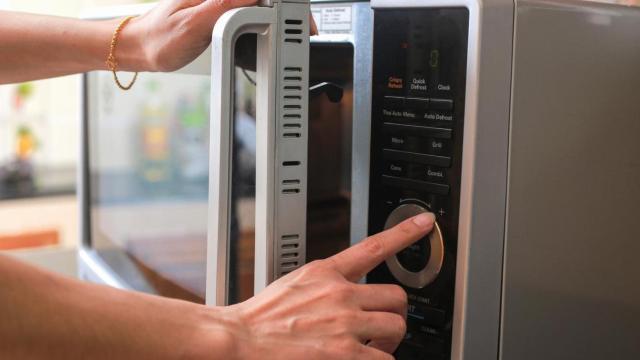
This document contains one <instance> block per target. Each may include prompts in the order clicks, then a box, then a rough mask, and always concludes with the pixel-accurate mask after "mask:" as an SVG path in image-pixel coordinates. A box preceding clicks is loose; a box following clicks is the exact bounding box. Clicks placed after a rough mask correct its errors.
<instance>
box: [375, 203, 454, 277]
mask: <svg viewBox="0 0 640 360" xmlns="http://www.w3.org/2000/svg"><path fill="white" fill-rule="evenodd" d="M426 212H427V209H425V208H423V207H422V206H420V205H416V204H404V205H400V206H398V207H397V208H396V209H395V210H393V211H392V212H391V214H389V217H388V218H387V221H386V222H385V224H384V228H385V229H390V228H392V227H394V226H396V225H398V224H399V223H401V222H402V221H404V220H406V219H408V218H410V217H412V216H416V215H419V214H423V213H426ZM429 245H430V246H431V251H430V254H429V260H428V261H427V266H425V267H424V269H422V270H421V271H418V272H413V271H409V270H407V269H406V268H405V267H404V266H402V264H400V261H399V259H398V257H397V256H396V255H394V256H392V257H390V258H388V259H387V260H386V263H387V266H388V267H389V271H391V274H393V276H395V278H396V279H398V281H400V282H401V283H402V284H404V285H406V286H409V287H412V288H416V289H421V288H423V287H425V286H427V285H429V284H430V283H432V282H433V281H434V280H435V279H436V278H437V277H438V274H440V269H441V268H442V263H443V261H444V241H443V239H442V232H441V231H440V226H439V225H438V223H435V224H434V227H433V230H432V231H431V233H430V234H429Z"/></svg>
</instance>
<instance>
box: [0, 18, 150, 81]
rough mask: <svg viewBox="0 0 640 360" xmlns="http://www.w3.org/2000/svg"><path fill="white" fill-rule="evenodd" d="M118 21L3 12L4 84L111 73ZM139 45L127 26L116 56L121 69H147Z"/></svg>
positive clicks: (0, 76)
mask: <svg viewBox="0 0 640 360" xmlns="http://www.w3.org/2000/svg"><path fill="white" fill-rule="evenodd" d="M119 21H121V19H115V20H106V21H83V20H78V19H69V18H60V17H52V16H42V15H32V14H25V13H14V12H6V11H0V84H5V83H12V82H22V81H28V80H35V79H43V78H49V77H55V76H62V75H69V74H75V73H82V72H87V71H92V70H102V69H106V59H107V57H108V55H109V44H110V42H111V37H112V36H113V32H114V30H115V28H116V27H117V26H118V22H119ZM136 42H137V40H136V37H135V36H131V35H130V34H129V32H128V31H127V28H126V27H125V29H124V30H123V32H122V34H121V37H120V41H119V42H118V47H117V53H116V55H117V60H118V63H119V65H120V66H119V67H120V68H121V69H122V70H144V69H140V67H142V66H140V64H144V63H145V56H146V55H145V54H144V53H143V52H142V51H141V49H142V47H141V46H140V44H137V43H136ZM136 67H138V68H136Z"/></svg>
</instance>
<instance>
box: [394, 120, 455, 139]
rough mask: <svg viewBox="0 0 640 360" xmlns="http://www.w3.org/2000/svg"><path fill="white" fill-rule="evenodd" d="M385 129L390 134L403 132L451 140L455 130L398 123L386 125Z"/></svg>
mask: <svg viewBox="0 0 640 360" xmlns="http://www.w3.org/2000/svg"><path fill="white" fill-rule="evenodd" d="M384 129H385V130H386V131H388V132H401V133H405V134H415V135H418V136H428V137H433V138H438V139H451V138H452V137H453V130H451V129H445V128H438V127H430V126H418V125H407V124H396V123H389V122H385V123H384Z"/></svg>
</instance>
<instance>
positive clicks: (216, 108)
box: [206, 1, 310, 305]
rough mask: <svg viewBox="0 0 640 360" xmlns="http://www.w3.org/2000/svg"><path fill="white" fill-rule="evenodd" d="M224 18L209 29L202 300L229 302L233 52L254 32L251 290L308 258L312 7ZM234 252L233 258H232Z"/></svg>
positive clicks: (280, 7) (282, 5) (278, 7)
mask: <svg viewBox="0 0 640 360" xmlns="http://www.w3.org/2000/svg"><path fill="white" fill-rule="evenodd" d="M269 5H270V6H263V7H253V8H242V9H236V10H232V11H230V12H228V13H226V14H225V15H223V16H222V17H221V18H220V19H219V20H218V22H217V24H216V26H215V28H214V30H213V48H212V71H211V119H212V121H211V140H210V176H209V214H208V224H209V226H208V227H209V229H208V240H207V273H206V278H207V279H206V282H207V285H206V288H207V290H206V293H207V294H206V302H207V304H210V305H228V304H231V303H233V302H236V301H237V300H238V299H237V296H235V295H234V294H232V293H231V291H230V289H231V288H233V287H234V286H236V285H237V284H234V282H236V281H237V280H238V279H236V278H235V276H234V277H232V276H231V274H232V273H234V274H235V272H234V269H233V268H232V266H231V260H232V248H234V247H235V248H236V249H238V246H237V245H238V244H237V243H234V242H236V241H238V239H239V237H238V234H237V231H236V230H237V224H235V221H236V220H237V219H235V215H234V214H235V212H236V211H235V209H234V197H235V196H233V190H232V182H233V175H232V174H233V171H234V164H233V159H234V149H235V147H234V136H233V135H234V125H235V123H234V122H235V119H236V118H237V117H235V116H234V112H233V110H234V94H235V92H234V76H233V74H234V70H233V69H234V67H233V65H234V64H233V59H234V49H235V43H236V40H237V39H238V38H239V37H240V36H241V35H243V34H257V53H256V54H257V57H256V64H257V66H256V139H255V144H256V171H255V184H256V190H255V198H256V200H255V259H254V274H253V277H254V278H253V285H254V293H257V292H259V291H261V290H262V289H263V288H264V287H266V286H267V285H268V284H269V283H270V282H272V281H273V280H275V279H276V278H277V277H279V276H281V275H284V274H286V273H288V272H291V271H293V270H295V269H296V268H298V267H299V266H301V265H302V264H303V263H304V259H305V243H306V201H307V200H306V199H307V191H306V186H307V179H306V178H307V138H308V130H307V121H308V113H307V107H308V88H309V86H308V64H309V22H308V21H309V20H308V19H309V12H310V11H309V4H308V3H304V2H303V3H301V2H291V3H289V2H284V1H282V2H280V1H273V3H271V4H269ZM236 255H237V254H233V256H236Z"/></svg>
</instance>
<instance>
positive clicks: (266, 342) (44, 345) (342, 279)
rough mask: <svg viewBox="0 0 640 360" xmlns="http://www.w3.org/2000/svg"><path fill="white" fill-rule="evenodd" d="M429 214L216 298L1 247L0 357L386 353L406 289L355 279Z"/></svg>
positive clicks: (427, 226) (397, 337)
mask: <svg viewBox="0 0 640 360" xmlns="http://www.w3.org/2000/svg"><path fill="white" fill-rule="evenodd" d="M433 223H434V217H433V215H432V214H422V215H419V216H418V217H416V218H412V219H408V220H406V221H404V222H402V223H400V224H399V225H397V226H396V227H394V228H392V229H389V230H387V231H385V232H382V233H379V234H376V235H373V236H371V237H369V238H367V239H365V240H363V241H362V242H360V243H359V244H357V245H354V246H353V247H351V248H349V249H347V250H345V251H343V252H341V253H338V254H336V255H334V256H332V257H330V258H327V259H325V260H319V261H315V262H312V263H310V264H307V265H305V266H303V267H301V268H300V269H298V270H296V271H294V272H292V273H290V274H288V275H286V276H284V277H282V278H280V279H278V280H277V281H275V282H274V283H272V284H271V285H270V286H268V287H267V288H266V289H265V290H264V291H262V292H261V293H259V294H257V295H256V296H255V297H253V298H251V299H249V300H247V301H245V302H243V303H239V304H236V305H231V306H224V307H207V306H204V305H200V304H194V303H190V302H186V301H181V300H173V299H167V298H162V297H158V296H153V295H147V294H142V293H136V292H130V291H123V290H118V289H114V288H110V287H106V286H101V285H96V284H90V283H86V282H81V281H78V280H75V279H71V278H66V277H62V276H60V275H55V274H53V273H49V272H46V271H44V270H41V269H38V268H35V267H32V266H29V265H25V264H23V263H21V262H19V261H17V260H13V259H11V258H9V257H6V256H0V289H1V293H0V318H1V319H2V321H0V339H1V341H0V357H2V358H7V359H231V360H233V359H239V360H240V359H243V360H244V359H248V360H252V359H283V360H284V359H287V360H289V359H305V360H315V359H317V360H327V359H341V360H342V359H362V360H365V359H367V360H377V359H380V360H382V359H384V360H391V359H393V357H392V355H390V353H392V352H393V351H394V350H395V348H396V347H397V346H398V344H399V343H400V341H401V340H402V337H403V335H404V333H405V330H406V325H405V316H406V309H407V296H406V293H405V292H404V290H403V289H402V288H400V287H398V286H396V285H389V284H360V283H358V282H357V281H358V280H359V279H361V278H362V277H363V276H364V275H365V274H366V273H367V272H369V271H370V270H371V269H373V268H374V267H375V266H376V265H377V264H379V263H380V262H382V261H384V260H385V259H386V258H388V257H389V256H392V255H393V254H395V253H396V252H398V251H399V250H401V249H403V248H405V247H407V246H408V245H410V244H412V243H413V242H415V241H416V240H418V239H420V238H421V237H423V236H425V235H426V234H427V233H428V232H429V231H431V229H432V228H433Z"/></svg>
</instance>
